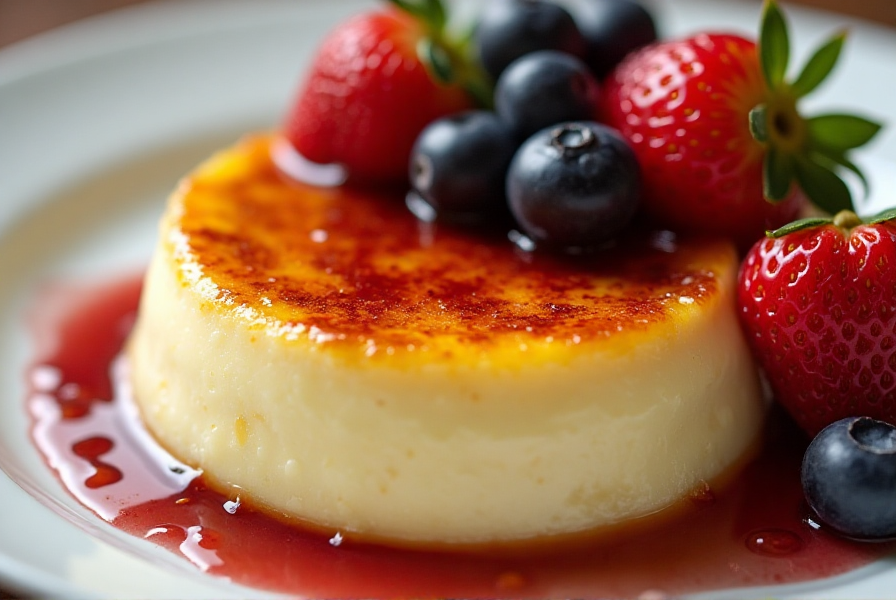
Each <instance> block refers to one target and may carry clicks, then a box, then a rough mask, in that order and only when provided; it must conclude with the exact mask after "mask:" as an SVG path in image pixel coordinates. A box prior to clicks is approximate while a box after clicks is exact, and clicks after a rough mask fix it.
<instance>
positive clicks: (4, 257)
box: [0, 0, 896, 599]
mask: <svg viewBox="0 0 896 600" xmlns="http://www.w3.org/2000/svg"><path fill="white" fill-rule="evenodd" d="M368 4H369V3H368V2H364V1H361V0H351V1H344V0H340V1H339V2H332V1H327V0H251V1H249V0H247V1H242V2H240V1H236V0H177V1H175V0H169V1H167V2H160V3H157V4H149V5H145V6H140V7H137V8H132V9H126V10H122V11H118V12H115V13H112V14H108V15H105V16H102V17H99V18H95V19H91V20H87V21H83V22H81V23H78V24H75V25H71V26H68V27H65V28H63V29H60V30H57V31H55V32H51V33H49V34H45V35H41V36H37V37H35V38H32V39H30V40H27V41H25V42H22V43H19V44H17V45H14V46H12V47H9V48H7V49H4V50H3V51H0V357H2V362H0V467H2V470H3V472H0V585H2V586H12V587H15V588H19V589H22V590H24V591H28V592H31V593H34V594H37V595H40V596H42V597H66V598H96V597H112V598H130V597H134V598H191V597H192V598H207V597H216V598H237V597H246V596H252V597H259V596H263V595H264V594H263V593H261V592H258V591H256V590H246V589H241V588H237V587H235V586H232V585H230V584H229V583H228V582H226V581H223V580H220V579H215V578H212V577H208V576H206V575H204V574H202V573H200V572H198V571H197V570H195V569H194V568H192V567H191V566H190V564H189V563H187V561H184V560H180V559H178V558H176V557H174V556H172V555H170V554H169V553H168V552H166V551H163V550H161V549H159V548H156V547H155V546H153V545H151V544H149V543H145V542H143V541H141V540H138V539H135V538H132V537H130V536H127V535H124V534H121V533H120V532H118V531H117V530H115V529H114V528H112V527H109V526H107V525H106V524H105V523H103V522H102V521H100V520H99V519H97V518H96V517H95V516H94V515H93V514H92V513H90V512H89V511H87V510H86V509H84V508H83V507H81V506H80V505H79V504H78V503H77V502H76V501H74V500H73V499H72V498H71V497H70V496H69V495H68V494H67V493H66V492H65V491H64V490H63V489H62V487H61V486H60V484H59V483H58V481H57V480H56V478H55V477H54V476H53V474H52V473H51V472H50V471H49V470H48V469H47V467H46V466H45V465H44V464H43V462H42V461H41V458H40V456H39V455H38V453H37V451H36V450H35V448H34V447H33V445H32V444H31V442H30V439H29V437H28V426H29V422H28V418H27V415H26V414H25V410H24V394H25V385H24V383H25V382H24V370H25V365H26V364H27V361H28V359H29V354H30V352H31V349H32V340H31V339H30V338H29V334H28V331H27V330H26V328H25V325H24V321H23V314H24V311H25V309H26V307H27V306H28V305H29V302H30V301H31V299H33V298H34V295H35V293H36V290H37V289H38V288H39V286H40V285H41V284H42V283H43V282H46V281H58V280H66V281H71V280H88V281H89V280H97V281H103V280H108V279H109V278H110V277H114V276H115V275H116V274H126V273H133V272H135V271H137V270H139V269H141V268H142V267H143V266H144V265H145V263H146V261H147V259H148V257H149V254H150V252H151V249H152V244H153V240H154V236H155V221H156V219H157V217H158V215H159V214H160V212H161V209H162V205H163V201H164V198H165V196H166V194H167V193H168V191H169V190H170V189H171V188H172V186H173V185H174V183H175V182H176V180H177V179H178V177H180V176H181V175H182V174H183V173H185V172H186V171H187V170H189V168H190V167H191V166H193V165H194V164H195V163H197V162H198V161H199V160H200V159H201V158H203V157H204V156H206V155H207V154H209V153H210V152H211V151H212V150H213V149H215V148H218V147H221V146H224V145H226V144H228V143H230V142H232V141H233V140H235V139H236V138H237V137H238V136H239V135H240V134H241V133H242V132H245V131H249V130H252V129H262V128H270V127H273V126H275V125H276V123H277V122H278V120H279V118H280V117H281V115H282V113H283V111H284V110H285V107H286V104H287V102H288V101H289V99H290V97H291V95H292V92H293V90H294V87H295V85H296V82H297V80H298V76H299V73H300V72H301V71H302V69H303V68H304V66H305V65H306V63H307V60H308V58H309V53H310V52H311V50H312V48H313V47H314V45H315V44H316V42H317V41H318V40H319V39H320V37H321V36H322V35H323V33H324V32H325V31H326V30H327V29H328V28H329V27H331V26H332V25H333V24H334V23H335V22H337V21H338V20H339V19H340V18H342V17H343V16H344V15H347V14H349V13H351V12H353V11H354V10H356V9H357V8H358V6H364V5H368ZM655 4H656V8H657V11H658V15H659V20H660V22H661V23H662V24H663V31H664V33H665V34H667V35H673V34H678V33H683V32H687V31H692V30H696V29H701V28H706V27H710V26H712V27H713V28H717V29H735V30H741V31H745V32H749V31H751V30H752V29H753V28H754V24H755V23H756V22H757V20H758V4H754V3H748V2H738V1H714V0H666V1H664V0H657V1H656V2H655ZM790 14H791V16H792V20H793V22H794V25H795V26H794V31H795V34H794V35H795V37H796V48H797V53H798V54H801V55H803V56H804V55H805V51H806V48H807V47H810V46H813V45H815V44H816V43H818V42H819V41H820V40H821V39H822V37H824V34H825V33H829V32H831V31H833V30H835V29H838V28H840V27H841V26H842V25H844V24H849V25H850V27H851V29H852V31H853V36H852V39H851V41H850V43H849V46H848V50H847V53H846V56H845V60H844V64H843V65H842V66H841V68H840V69H839V70H838V72H837V74H836V76H835V77H834V79H833V80H832V81H831V82H830V83H829V84H828V85H827V86H826V87H825V88H824V89H823V90H822V92H821V93H820V94H819V95H818V98H817V99H816V100H813V104H816V105H819V106H822V105H824V106H826V107H835V108H836V107H858V108H860V109H862V110H863V111H864V112H866V113H868V114H869V115H872V116H874V117H877V118H880V119H884V120H887V119H889V120H891V121H893V120H896V108H893V105H892V98H893V97H894V95H896V64H894V63H893V62H892V57H894V56H896V32H894V31H892V30H888V29H886V28H883V27H877V26H873V25H870V24H867V23H862V22H859V21H853V20H847V19H845V18H840V17H834V16H832V15H827V14H823V13H818V12H812V11H806V10H799V9H796V8H793V9H791V10H790ZM894 125H896V124H894ZM864 161H865V162H866V164H867V165H868V167H869V168H870V169H871V171H872V175H873V181H874V184H875V197H874V198H873V204H874V206H875V207H883V206H889V205H896V126H894V127H890V128H889V129H888V130H887V131H886V132H885V133H884V134H883V135H881V136H880V137H879V139H878V140H877V141H876V142H875V143H874V145H873V147H872V148H871V149H870V150H869V151H868V152H867V153H865V155H864ZM871 209H872V207H869V208H868V210H871ZM893 590H896V564H894V563H893V562H892V561H881V562H879V563H877V564H875V565H872V566H871V567H869V568H866V569H863V570H861V571H859V572H856V573H852V574H850V575H847V576H844V577H841V578H837V579H835V580H831V581H827V582H816V583H812V584H807V585H801V586H791V587H787V588H775V589H762V590H750V591H748V592H745V591H744V590H740V591H735V592H731V594H730V596H731V597H738V598H742V597H744V596H745V595H748V596H764V597H767V596H769V595H775V596H779V597H781V596H793V597H801V598H819V599H820V598H851V597H863V598H886V597H888V596H892V594H893ZM712 596H713V597H720V594H718V593H715V594H713V595H712Z"/></svg>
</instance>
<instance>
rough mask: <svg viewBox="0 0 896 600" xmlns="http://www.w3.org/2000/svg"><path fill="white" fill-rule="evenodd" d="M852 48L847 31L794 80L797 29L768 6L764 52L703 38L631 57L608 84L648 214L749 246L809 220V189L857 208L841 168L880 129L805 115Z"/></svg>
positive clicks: (821, 199) (609, 115) (733, 39)
mask: <svg viewBox="0 0 896 600" xmlns="http://www.w3.org/2000/svg"><path fill="white" fill-rule="evenodd" d="M842 43H843V36H842V35H840V36H836V37H834V38H832V39H831V40H829V41H828V42H827V43H826V44H824V45H823V46H822V47H821V48H820V49H819V50H818V51H817V53H816V54H815V55H814V56H813V57H812V58H811V59H810V60H809V61H808V63H807V65H806V67H805V68H804V69H803V71H802V73H801V74H800V75H799V76H798V77H797V78H796V80H795V81H794V82H792V83H791V82H786V81H785V80H784V73H785V71H786V69H787V61H788V54H789V50H788V47H789V42H788V38H787V29H786V25H785V23H784V20H783V16H782V15H781V13H780V11H779V10H778V9H777V7H776V6H775V4H774V3H773V2H767V3H766V8H765V12H764V14H763V25H762V34H761V39H760V44H759V46H758V47H757V45H756V44H755V43H754V42H752V41H750V40H747V39H744V38H742V37H738V36H734V35H725V34H712V33H703V34H699V35H696V36H693V37H690V38H687V39H683V40H680V41H670V42H663V43H657V44H653V45H651V46H648V47H646V48H644V49H642V50H641V51H639V52H637V53H635V54H633V55H631V56H630V57H629V58H628V59H626V60H625V61H623V63H622V64H621V65H619V66H618V67H617V69H616V70H615V71H614V72H613V73H612V74H611V75H610V77H609V78H608V80H607V85H606V89H605V94H604V103H603V114H604V118H605V120H606V121H607V122H608V123H609V124H610V125H612V126H614V127H616V128H617V129H619V130H620V131H622V133H623V135H624V136H625V137H626V138H627V139H628V140H629V141H630V142H631V144H632V146H633V147H634V149H635V152H636V154H637V155H638V159H639V161H640V163H641V167H642V170H643V174H644V198H643V202H644V207H645V211H646V213H647V214H648V216H650V217H652V218H653V219H655V220H656V221H658V222H659V223H660V224H662V225H665V226H668V227H672V228H673V229H681V230H691V231H699V232H715V233H721V234H723V235H727V236H729V237H732V238H734V239H736V240H738V241H739V242H740V243H741V246H742V247H744V248H748V247H749V245H751V244H752V243H753V242H754V241H755V240H756V239H758V238H759V237H761V235H762V234H763V233H764V232H765V231H766V230H768V229H773V228H776V227H779V226H781V225H783V224H784V223H787V222H789V221H791V220H792V219H793V218H794V217H796V216H797V213H798V211H799V210H800V208H801V204H802V198H801V194H800V193H799V188H802V191H804V192H805V193H806V195H807V196H809V197H810V199H811V200H812V201H814V202H815V203H816V204H818V205H819V206H820V207H822V208H824V209H825V210H828V211H829V212H831V214H833V213H835V212H837V211H838V210H842V209H846V208H851V206H852V204H851V199H850V196H849V191H848V189H847V188H846V186H845V185H844V184H843V182H842V181H840V179H839V178H838V177H837V176H836V175H835V174H834V173H833V169H834V168H835V167H836V166H837V165H841V166H845V167H847V168H849V169H852V170H856V169H855V167H854V166H853V165H852V163H850V162H849V161H848V160H847V158H846V152H847V151H848V150H850V149H852V148H854V147H857V146H859V145H861V144H863V143H865V142H867V141H868V140H869V139H870V138H871V137H872V136H873V135H874V133H876V132H877V130H878V129H879V126H878V125H876V124H874V123H871V122H869V121H866V120H864V119H860V118H858V117H850V116H845V115H827V116H821V117H815V118H812V119H804V118H803V117H802V116H801V115H800V114H799V112H798V111H797V103H798V100H799V99H800V98H802V97H803V96H805V95H806V94H807V93H808V92H810V91H812V90H813V89H814V88H815V87H816V86H817V85H818V84H819V83H821V81H822V80H823V79H824V78H825V77H826V76H827V75H828V73H829V72H830V71H831V69H832V68H833V66H834V63H835V62H836V59H837V57H838V56H839V52H840V49H841V46H842ZM794 181H795V182H797V183H798V184H799V185H798V186H794V185H792V182H794ZM766 199H767V200H769V201H772V202H766Z"/></svg>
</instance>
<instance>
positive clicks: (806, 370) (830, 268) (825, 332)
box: [738, 210, 896, 435]
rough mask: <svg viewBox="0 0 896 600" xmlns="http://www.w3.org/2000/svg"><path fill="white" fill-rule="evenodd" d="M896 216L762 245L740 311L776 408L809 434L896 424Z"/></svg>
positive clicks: (746, 270) (836, 222) (797, 226)
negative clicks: (842, 424) (836, 426)
mask: <svg viewBox="0 0 896 600" xmlns="http://www.w3.org/2000/svg"><path fill="white" fill-rule="evenodd" d="M894 219H896V210H890V211H888V212H887V213H883V214H881V215H879V216H877V217H875V218H872V219H870V220H868V221H866V222H864V223H863V222H862V221H861V220H859V218H858V217H856V216H855V214H853V213H852V212H850V211H843V212H840V213H838V214H837V216H836V217H835V218H834V219H833V221H829V220H823V219H805V220H803V221H798V222H796V223H793V224H791V225H788V226H787V227H784V228H782V229H781V230H779V231H777V232H775V233H773V234H771V235H773V236H775V237H769V238H767V239H764V240H760V241H759V242H757V243H756V245H755V246H753V248H752V249H751V250H750V252H749V253H748V254H747V257H746V260H745V262H744V264H743V265H742V268H741V273H740V280H739V286H738V307H739V313H740V317H741V322H742V324H743V326H744V329H745V332H746V334H747V338H748V340H749V342H750V344H751V345H752V347H753V351H754V355H755V356H756V358H757V359H758V361H759V363H760V364H761V365H762V367H763V369H764V371H765V373H766V375H767V377H768V379H769V382H770V383H771V386H772V389H773V390H774V393H775V396H776V397H777V399H778V401H779V402H780V403H781V404H783V405H784V407H785V408H787V410H788V411H789V412H790V413H791V414H792V415H793V417H794V419H795V420H796V421H797V423H798V424H799V425H800V427H802V428H803V429H804V430H805V431H806V432H808V433H809V434H810V435H815V434H816V433H818V432H819V431H820V430H821V429H822V428H824V427H825V426H826V425H829V424H830V423H833V422H834V421H837V420H839V419H841V418H845V417H850V416H870V417H874V418H877V419H880V420H883V421H888V422H889V423H893V424H896V220H894Z"/></svg>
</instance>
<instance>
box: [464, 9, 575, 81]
mask: <svg viewBox="0 0 896 600" xmlns="http://www.w3.org/2000/svg"><path fill="white" fill-rule="evenodd" d="M473 39H474V43H475V46H476V48H477V49H478V52H479V59H480V62H481V63H482V66H483V68H485V70H486V72H487V73H488V74H489V75H491V77H492V79H493V80H495V81H497V79H498V77H499V76H500V75H501V72H502V71H504V69H505V68H506V67H507V65H509V64H510V63H512V62H513V61H514V60H516V59H517V58H519V57H520V56H523V55H524V54H528V53H530V52H535V51H537V50H559V51H561V52H566V53H567V54H572V55H573V56H577V57H579V58H584V57H585V52H586V46H585V38H583V37H582V34H581V33H580V32H579V30H578V28H577V27H576V24H575V21H573V18H572V16H571V15H570V14H569V12H568V11H567V10H566V9H565V8H563V7H561V6H559V5H557V4H553V3H551V2H545V1H542V0H492V1H491V2H489V3H487V4H486V6H485V9H484V10H483V11H482V14H481V15H480V16H479V20H478V22H477V24H476V31H475V33H474V38H473Z"/></svg>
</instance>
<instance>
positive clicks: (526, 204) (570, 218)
mask: <svg viewBox="0 0 896 600" xmlns="http://www.w3.org/2000/svg"><path fill="white" fill-rule="evenodd" d="M640 188H641V182H640V169H639V168H638V162H637V159H636V158H635V155H634V152H633V151H632V149H631V148H630V147H629V145H628V144H627V143H626V142H625V140H624V139H623V138H622V136H621V135H620V134H619V132H617V131H616V130H615V129H612V128H610V127H606V126H604V125H600V124H598V123H594V122H589V121H583V122H571V123H562V124H559V125H556V126H552V127H548V128H547V129H543V130H541V131H539V132H538V133H536V134H535V135H533V136H532V137H531V138H529V139H528V140H527V141H526V142H525V143H524V144H523V145H522V146H521V147H520V149H519V150H518V151H517V153H516V155H514V157H513V162H511V164H510V169H509V170H508V172H507V201H508V204H509V206H510V212H511V213H512V214H513V216H514V218H516V220H517V223H518V224H519V225H520V227H521V228H522V229H523V231H524V232H525V233H526V234H527V235H528V236H529V237H531V238H532V239H533V240H534V241H535V242H536V244H539V243H540V244H542V245H547V246H553V247H562V248H570V247H589V246H597V245H599V244H601V243H602V242H605V241H607V240H609V239H610V238H613V237H614V236H616V235H617V234H618V233H619V232H620V231H622V229H623V228H625V226H626V225H627V224H628V223H629V222H630V221H631V219H632V217H633V216H634V214H635V210H636V209H637V207H638V203H639V199H640Z"/></svg>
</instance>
